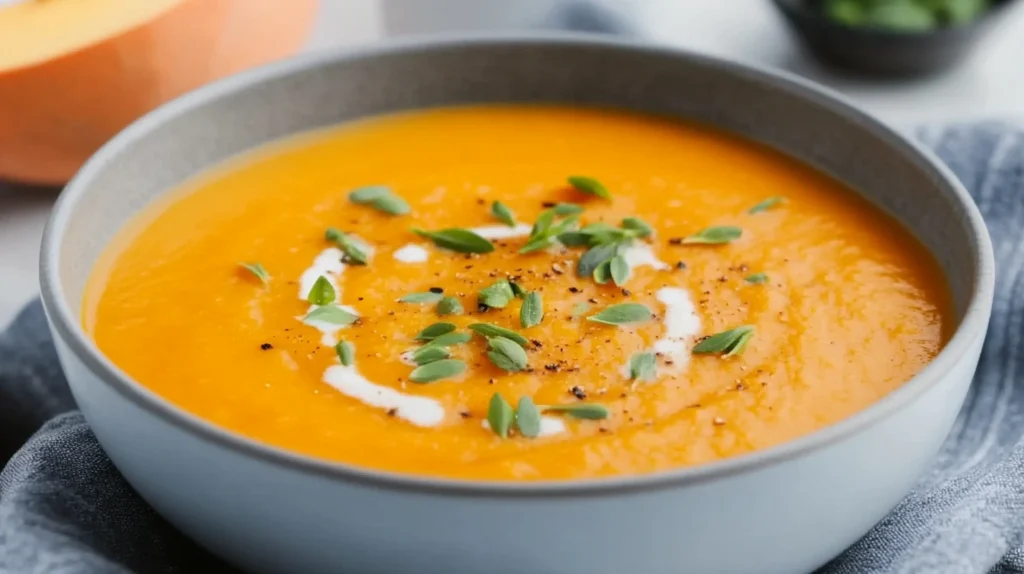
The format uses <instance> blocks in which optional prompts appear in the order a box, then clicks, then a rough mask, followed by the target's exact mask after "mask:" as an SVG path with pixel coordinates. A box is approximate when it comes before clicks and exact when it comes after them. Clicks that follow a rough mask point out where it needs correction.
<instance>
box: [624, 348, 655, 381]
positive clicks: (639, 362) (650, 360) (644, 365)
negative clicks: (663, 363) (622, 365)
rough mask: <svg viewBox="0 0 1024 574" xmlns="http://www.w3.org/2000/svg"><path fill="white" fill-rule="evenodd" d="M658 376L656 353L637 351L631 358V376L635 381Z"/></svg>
mask: <svg viewBox="0 0 1024 574" xmlns="http://www.w3.org/2000/svg"><path fill="white" fill-rule="evenodd" d="M657 376H658V364H657V362H656V360H655V357H654V353H651V352H644V353H637V354H635V355H633V356H632V357H631V358H630V359H629V378H630V379H631V380H634V381H653V380H654V379H656V378H657Z"/></svg>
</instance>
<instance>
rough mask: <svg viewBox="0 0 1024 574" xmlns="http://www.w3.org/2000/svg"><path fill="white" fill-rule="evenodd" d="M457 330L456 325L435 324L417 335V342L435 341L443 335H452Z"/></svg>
mask: <svg viewBox="0 0 1024 574" xmlns="http://www.w3.org/2000/svg"><path fill="white" fill-rule="evenodd" d="M454 330H455V325H452V324H451V323H434V324H433V325H431V326H429V327H427V328H426V329H423V330H422V331H420V332H419V334H418V335H416V340H417V341H433V340H434V339H436V338H438V337H440V336H441V335H444V334H447V333H451V332H452V331H454Z"/></svg>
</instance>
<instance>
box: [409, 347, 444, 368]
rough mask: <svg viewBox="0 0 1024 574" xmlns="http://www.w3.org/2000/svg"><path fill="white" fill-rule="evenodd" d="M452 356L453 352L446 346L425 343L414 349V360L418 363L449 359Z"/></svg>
mask: <svg viewBox="0 0 1024 574" xmlns="http://www.w3.org/2000/svg"><path fill="white" fill-rule="evenodd" d="M450 356H451V352H450V351H448V349H446V348H445V347H438V346H434V345H425V346H423V347H420V348H419V349H416V350H415V351H413V353H412V360H413V361H415V362H416V364H417V365H426V364H427V363H433V362H434V361H440V360H441V359H447V358H448V357H450Z"/></svg>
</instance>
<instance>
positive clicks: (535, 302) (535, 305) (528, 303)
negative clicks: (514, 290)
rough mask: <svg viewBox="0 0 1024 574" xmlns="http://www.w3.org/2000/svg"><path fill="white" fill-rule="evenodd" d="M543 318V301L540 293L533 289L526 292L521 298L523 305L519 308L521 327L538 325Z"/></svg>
mask: <svg viewBox="0 0 1024 574" xmlns="http://www.w3.org/2000/svg"><path fill="white" fill-rule="evenodd" d="M542 319H544V301H543V299H541V296H540V293H538V292H536V291H534V292H532V293H528V294H527V295H526V297H525V298H524V299H523V306H522V307H520V309H519V323H520V324H522V326H523V328H529V327H535V326H537V325H540V322H541V320H542Z"/></svg>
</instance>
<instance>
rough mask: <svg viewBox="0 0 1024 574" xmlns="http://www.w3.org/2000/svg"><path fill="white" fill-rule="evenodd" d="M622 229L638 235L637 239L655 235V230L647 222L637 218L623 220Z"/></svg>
mask: <svg viewBox="0 0 1024 574" xmlns="http://www.w3.org/2000/svg"><path fill="white" fill-rule="evenodd" d="M622 228H623V229H628V230H630V231H633V232H634V233H636V236H637V237H647V236H649V235H651V234H652V233H654V228H653V227H651V226H650V225H648V224H647V222H645V221H643V220H641V219H638V218H636V217H627V218H625V219H623V220H622Z"/></svg>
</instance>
